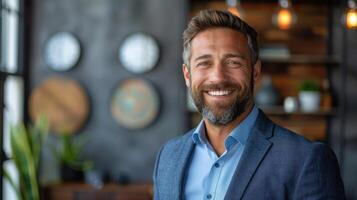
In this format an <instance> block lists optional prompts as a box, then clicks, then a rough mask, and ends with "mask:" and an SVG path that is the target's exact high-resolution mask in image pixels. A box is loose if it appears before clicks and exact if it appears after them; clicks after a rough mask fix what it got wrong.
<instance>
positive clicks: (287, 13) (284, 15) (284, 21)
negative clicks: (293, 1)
mask: <svg viewBox="0 0 357 200" xmlns="http://www.w3.org/2000/svg"><path fill="white" fill-rule="evenodd" d="M295 23H296V15H295V13H294V12H293V11H292V10H291V9H288V8H281V9H279V11H278V12H277V13H276V14H275V15H274V16H273V24H275V25H276V26H278V27H279V28H280V29H283V30H286V29H289V28H290V27H291V26H292V25H293V24H295Z"/></svg>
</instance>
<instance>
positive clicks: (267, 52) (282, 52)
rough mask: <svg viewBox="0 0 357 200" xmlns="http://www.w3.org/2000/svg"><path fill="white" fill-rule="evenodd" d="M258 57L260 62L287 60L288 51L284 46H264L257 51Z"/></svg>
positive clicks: (288, 56)
mask: <svg viewBox="0 0 357 200" xmlns="http://www.w3.org/2000/svg"><path fill="white" fill-rule="evenodd" d="M259 57H260V58H261V59H262V60H269V59H288V58H290V50H289V48H288V47H287V46H286V45H284V44H265V45H262V47H261V48H260V49H259Z"/></svg>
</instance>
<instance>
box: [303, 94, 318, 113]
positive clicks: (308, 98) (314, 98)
mask: <svg viewBox="0 0 357 200" xmlns="http://www.w3.org/2000/svg"><path fill="white" fill-rule="evenodd" d="M320 99H321V95H320V93H319V92H316V91H300V92H299V102H300V107H301V110H302V111H304V112H316V111H318V110H319V109H320Z"/></svg>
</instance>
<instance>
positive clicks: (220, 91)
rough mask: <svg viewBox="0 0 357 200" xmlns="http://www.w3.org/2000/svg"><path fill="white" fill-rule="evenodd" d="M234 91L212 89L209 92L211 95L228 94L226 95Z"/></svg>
mask: <svg viewBox="0 0 357 200" xmlns="http://www.w3.org/2000/svg"><path fill="white" fill-rule="evenodd" d="M232 92H233V90H211V91H208V92H207V93H208V94H209V95H210V96H226V95H229V94H231V93H232Z"/></svg>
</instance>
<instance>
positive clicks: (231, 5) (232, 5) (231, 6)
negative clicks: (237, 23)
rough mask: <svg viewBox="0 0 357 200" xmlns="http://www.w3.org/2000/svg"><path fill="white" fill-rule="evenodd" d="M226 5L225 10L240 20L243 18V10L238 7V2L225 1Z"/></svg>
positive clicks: (233, 0)
mask: <svg viewBox="0 0 357 200" xmlns="http://www.w3.org/2000/svg"><path fill="white" fill-rule="evenodd" d="M226 4H227V6H228V8H227V10H228V11H229V12H230V13H232V14H233V15H235V16H237V17H239V18H241V19H243V18H244V10H243V8H242V7H241V6H240V0H226Z"/></svg>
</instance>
